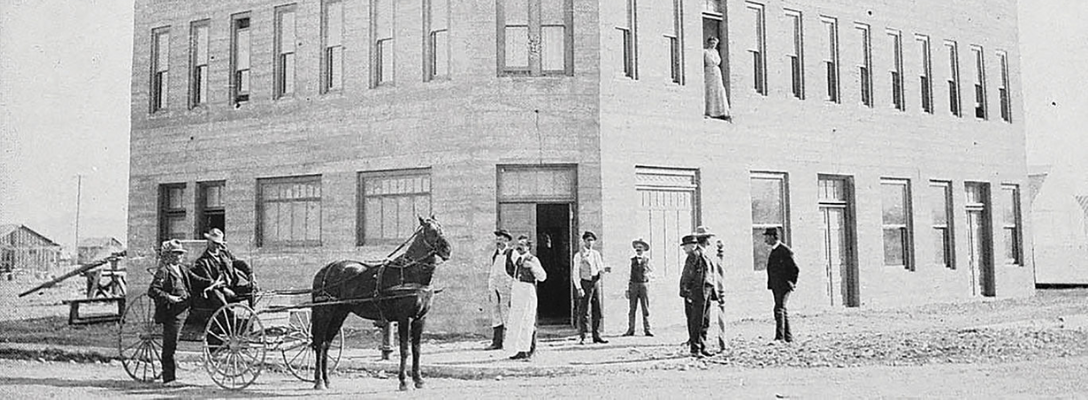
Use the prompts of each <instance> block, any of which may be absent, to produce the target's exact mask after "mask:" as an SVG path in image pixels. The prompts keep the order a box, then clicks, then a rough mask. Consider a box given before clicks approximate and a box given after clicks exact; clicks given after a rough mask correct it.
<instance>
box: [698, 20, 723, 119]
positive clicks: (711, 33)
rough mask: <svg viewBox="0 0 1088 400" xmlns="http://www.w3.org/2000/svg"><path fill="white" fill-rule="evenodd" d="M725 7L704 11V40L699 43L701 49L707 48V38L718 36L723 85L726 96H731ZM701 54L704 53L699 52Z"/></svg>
mask: <svg viewBox="0 0 1088 400" xmlns="http://www.w3.org/2000/svg"><path fill="white" fill-rule="evenodd" d="M724 11H725V10H724V8H722V9H721V10H717V11H711V10H704V11H703V40H702V41H701V42H700V43H699V48H700V49H705V48H706V40H707V39H709V38H712V37H716V38H718V56H719V57H721V59H722V62H721V65H720V68H721V70H722V85H723V86H725V95H726V98H727V99H728V98H729V37H728V33H729V30H728V29H727V27H726V22H725V12H724ZM699 54H700V56H701V55H702V54H703V53H702V52H700V53H699Z"/></svg>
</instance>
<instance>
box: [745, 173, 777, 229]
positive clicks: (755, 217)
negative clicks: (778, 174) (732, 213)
mask: <svg viewBox="0 0 1088 400" xmlns="http://www.w3.org/2000/svg"><path fill="white" fill-rule="evenodd" d="M782 194H783V193H782V181H780V180H777V179H752V223H754V224H782V223H783V222H784V221H783V220H782V218H783V214H784V213H783V204H782V200H783V196H782Z"/></svg>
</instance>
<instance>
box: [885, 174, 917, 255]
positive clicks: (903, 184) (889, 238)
mask: <svg viewBox="0 0 1088 400" xmlns="http://www.w3.org/2000/svg"><path fill="white" fill-rule="evenodd" d="M880 191H881V193H882V200H881V204H882V206H883V207H882V208H883V211H884V212H883V227H884V265H890V266H901V267H903V268H905V269H907V270H910V271H913V270H914V265H913V263H912V262H911V261H912V260H911V254H912V253H913V249H912V243H911V237H912V236H913V233H912V229H911V220H912V217H911V207H910V181H908V180H905V179H881V180H880Z"/></svg>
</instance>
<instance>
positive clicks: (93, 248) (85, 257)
mask: <svg viewBox="0 0 1088 400" xmlns="http://www.w3.org/2000/svg"><path fill="white" fill-rule="evenodd" d="M124 249H125V245H123V244H121V242H120V241H119V240H117V239H114V238H112V237H94V238H83V239H80V240H79V256H78V257H76V263H78V264H80V265H83V264H90V263H91V262H94V261H95V260H101V259H103V258H106V257H109V256H110V255H111V254H113V253H117V252H120V251H121V250H124Z"/></svg>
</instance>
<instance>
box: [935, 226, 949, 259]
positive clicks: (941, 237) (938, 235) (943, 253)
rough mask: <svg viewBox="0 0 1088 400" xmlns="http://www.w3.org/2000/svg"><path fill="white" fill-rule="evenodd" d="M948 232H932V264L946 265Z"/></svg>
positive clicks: (939, 230)
mask: <svg viewBox="0 0 1088 400" xmlns="http://www.w3.org/2000/svg"><path fill="white" fill-rule="evenodd" d="M947 252H948V230H947V229H934V230H933V262H934V263H935V264H937V265H941V266H947V265H948V253H947Z"/></svg>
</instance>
